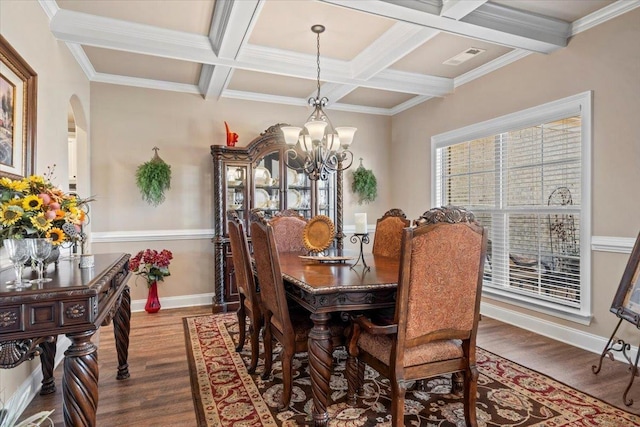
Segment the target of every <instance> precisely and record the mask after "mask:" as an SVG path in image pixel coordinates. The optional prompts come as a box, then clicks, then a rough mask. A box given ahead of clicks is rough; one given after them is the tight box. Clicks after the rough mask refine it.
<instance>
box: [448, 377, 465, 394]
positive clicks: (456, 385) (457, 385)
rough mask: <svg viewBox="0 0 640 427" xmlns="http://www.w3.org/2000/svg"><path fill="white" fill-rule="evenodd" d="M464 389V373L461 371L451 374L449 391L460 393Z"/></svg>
mask: <svg viewBox="0 0 640 427" xmlns="http://www.w3.org/2000/svg"><path fill="white" fill-rule="evenodd" d="M463 389H464V374H463V373H462V372H454V373H453V374H451V393H452V394H460V393H461V392H462V390H463Z"/></svg>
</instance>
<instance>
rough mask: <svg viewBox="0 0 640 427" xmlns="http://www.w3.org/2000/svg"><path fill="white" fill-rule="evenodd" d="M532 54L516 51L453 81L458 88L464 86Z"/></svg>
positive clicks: (520, 50)
mask: <svg viewBox="0 0 640 427" xmlns="http://www.w3.org/2000/svg"><path fill="white" fill-rule="evenodd" d="M531 53H532V52H528V51H526V50H522V49H515V50H512V51H511V52H509V53H506V54H504V55H502V56H500V57H498V58H496V59H494V60H493V61H490V62H487V63H486V64H484V65H481V66H480V67H478V68H475V69H473V70H471V71H468V72H466V73H464V74H462V75H460V76H458V77H456V78H454V79H453V86H454V87H458V86H462V85H463V84H465V83H469V82H470V81H473V80H475V79H479V78H480V77H482V76H486V75H487V74H490V73H492V72H494V71H496V70H498V69H500V68H502V67H504V66H507V65H509V64H511V63H512V62H516V61H518V60H520V59H522V58H524V57H526V56H529V55H531Z"/></svg>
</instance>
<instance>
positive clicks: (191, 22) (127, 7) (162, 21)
mask: <svg viewBox="0 0 640 427" xmlns="http://www.w3.org/2000/svg"><path fill="white" fill-rule="evenodd" d="M57 3H58V6H59V7H60V8H61V9H67V10H72V11H75V12H82V13H87V14H91V15H98V16H104V17H105V18H112V19H119V20H123V21H131V22H137V23H139V24H145V25H151V26H154V27H160V28H167V29H170V30H176V31H184V32H186V33H196V34H201V35H207V34H209V27H210V26H211V16H212V14H213V8H214V6H215V0H196V1H190V0H186V1H185V0H58V1H57Z"/></svg>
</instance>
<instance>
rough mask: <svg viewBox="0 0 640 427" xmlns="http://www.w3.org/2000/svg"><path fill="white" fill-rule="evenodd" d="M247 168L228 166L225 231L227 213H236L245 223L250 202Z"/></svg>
mask: <svg viewBox="0 0 640 427" xmlns="http://www.w3.org/2000/svg"><path fill="white" fill-rule="evenodd" d="M247 170H248V168H247V166H246V165H233V164H227V165H226V168H225V177H226V182H225V192H226V200H225V209H224V212H225V230H226V222H227V220H228V219H227V218H226V216H227V211H230V210H231V211H235V212H236V213H237V214H238V217H239V218H240V219H242V220H244V221H245V224H246V216H247V215H246V212H247V207H248V203H249V201H248V200H247Z"/></svg>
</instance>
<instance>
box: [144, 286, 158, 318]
mask: <svg viewBox="0 0 640 427" xmlns="http://www.w3.org/2000/svg"><path fill="white" fill-rule="evenodd" d="M144 310H145V311H146V312H147V313H157V312H158V311H159V310H160V299H159V298H158V283H157V282H153V283H152V284H151V285H149V295H148V296H147V304H146V305H145V306H144Z"/></svg>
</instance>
